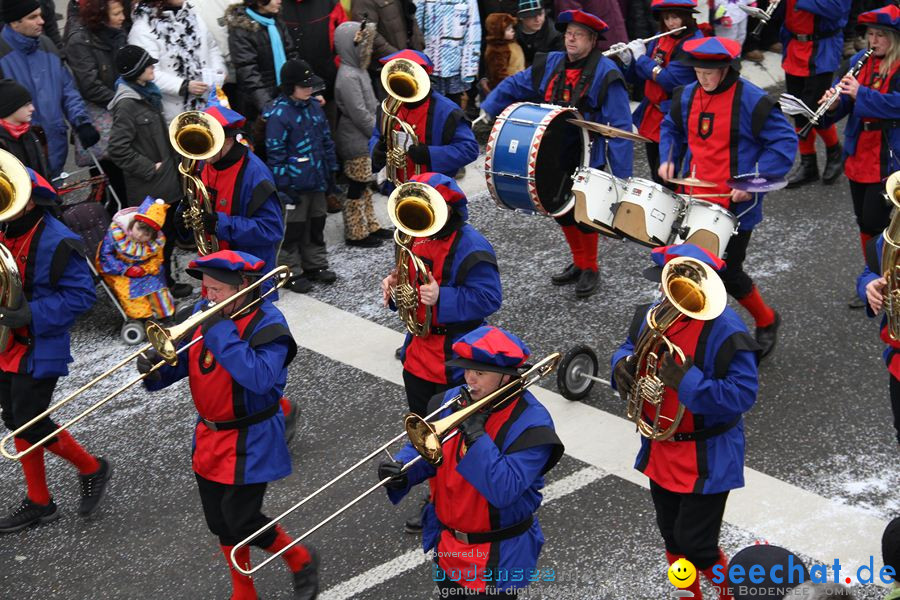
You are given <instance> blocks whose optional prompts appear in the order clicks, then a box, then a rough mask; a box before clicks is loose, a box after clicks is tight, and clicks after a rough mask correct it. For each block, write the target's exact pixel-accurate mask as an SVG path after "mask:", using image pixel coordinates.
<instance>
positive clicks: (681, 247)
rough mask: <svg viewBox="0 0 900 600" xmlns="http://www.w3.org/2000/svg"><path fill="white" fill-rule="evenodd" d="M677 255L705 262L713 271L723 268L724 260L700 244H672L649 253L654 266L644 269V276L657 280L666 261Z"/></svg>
mask: <svg viewBox="0 0 900 600" xmlns="http://www.w3.org/2000/svg"><path fill="white" fill-rule="evenodd" d="M679 256H687V257H689V258H693V259H695V260H699V261H700V262H703V263H706V264H707V265H709V266H710V267H712V268H713V270H714V271H716V272H720V271H722V269H724V268H725V261H724V260H722V259H721V258H719V257H718V256H716V255H715V254H713V253H712V252H710V251H709V250H707V249H706V248H701V247H700V246H695V245H694V244H674V245H672V246H660V247H659V248H654V249H653V251H652V252H651V253H650V258H651V259H652V260H653V264H654V266H652V267H647V268H646V269H644V277H645V278H647V279H649V280H650V281H657V282H658V281H659V280H660V276H661V275H662V270H663V267H664V266H665V265H666V263H667V262H669V261H670V260H672V259H673V258H676V257H679Z"/></svg>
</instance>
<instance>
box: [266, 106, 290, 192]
mask: <svg viewBox="0 0 900 600" xmlns="http://www.w3.org/2000/svg"><path fill="white" fill-rule="evenodd" d="M287 140H288V130H287V128H286V127H285V126H284V123H282V122H281V119H279V118H278V117H277V116H276V115H272V116H271V117H269V120H268V121H266V163H267V164H268V165H269V168H270V169H272V174H273V175H274V176H275V187H277V188H278V189H280V190H287V189H290V186H291V177H290V175H288V172H287V171H288V169H287V167H288V161H289V160H290V153H289V152H288V149H287Z"/></svg>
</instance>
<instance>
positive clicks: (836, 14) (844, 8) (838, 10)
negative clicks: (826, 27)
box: [785, 0, 850, 19]
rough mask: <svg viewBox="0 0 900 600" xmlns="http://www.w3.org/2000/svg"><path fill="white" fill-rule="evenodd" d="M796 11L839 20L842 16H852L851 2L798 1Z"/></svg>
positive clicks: (841, 0) (845, 0)
mask: <svg viewBox="0 0 900 600" xmlns="http://www.w3.org/2000/svg"><path fill="white" fill-rule="evenodd" d="M785 4H787V3H785ZM794 10H805V11H806V12H810V13H813V14H814V15H818V16H820V17H826V18H828V19H839V18H840V17H841V15H848V14H850V0H797V3H796V4H794Z"/></svg>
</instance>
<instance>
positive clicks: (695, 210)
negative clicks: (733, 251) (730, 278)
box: [675, 199, 738, 258]
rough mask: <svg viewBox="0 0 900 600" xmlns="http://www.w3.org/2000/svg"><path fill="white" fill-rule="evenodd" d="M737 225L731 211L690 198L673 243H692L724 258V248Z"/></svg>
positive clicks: (735, 231) (735, 230)
mask: <svg viewBox="0 0 900 600" xmlns="http://www.w3.org/2000/svg"><path fill="white" fill-rule="evenodd" d="M737 226H738V220H737V217H735V216H734V215H733V214H732V213H731V211H729V210H726V209H725V208H723V207H721V206H719V205H718V204H713V203H712V202H704V201H703V200H695V199H691V200H690V201H689V202H688V205H687V209H686V210H685V211H684V219H682V220H681V227H679V228H678V235H677V237H676V238H675V243H676V244H685V243H687V244H694V245H695V246H700V247H701V248H706V249H707V250H709V251H710V252H712V253H713V254H715V255H716V256H718V257H719V258H724V257H725V248H726V247H727V246H728V241H729V240H730V239H731V236H733V235H734V234H735V233H737Z"/></svg>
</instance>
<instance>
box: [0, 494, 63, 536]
mask: <svg viewBox="0 0 900 600" xmlns="http://www.w3.org/2000/svg"><path fill="white" fill-rule="evenodd" d="M57 517H59V511H58V510H57V509H56V504H54V503H53V499H52V498H51V499H50V503H49V504H35V503H34V502H32V501H31V500H29V499H28V498H25V499H24V500H22V504H20V505H19V507H18V508H17V509H15V510H14V511H12V512H11V513H9V514H8V515H6V516H5V517H3V518H0V533H12V532H14V531H19V530H20V529H25V528H26V527H30V526H32V525H37V524H38V523H49V522H50V521H53V520H55V519H56V518H57Z"/></svg>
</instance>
